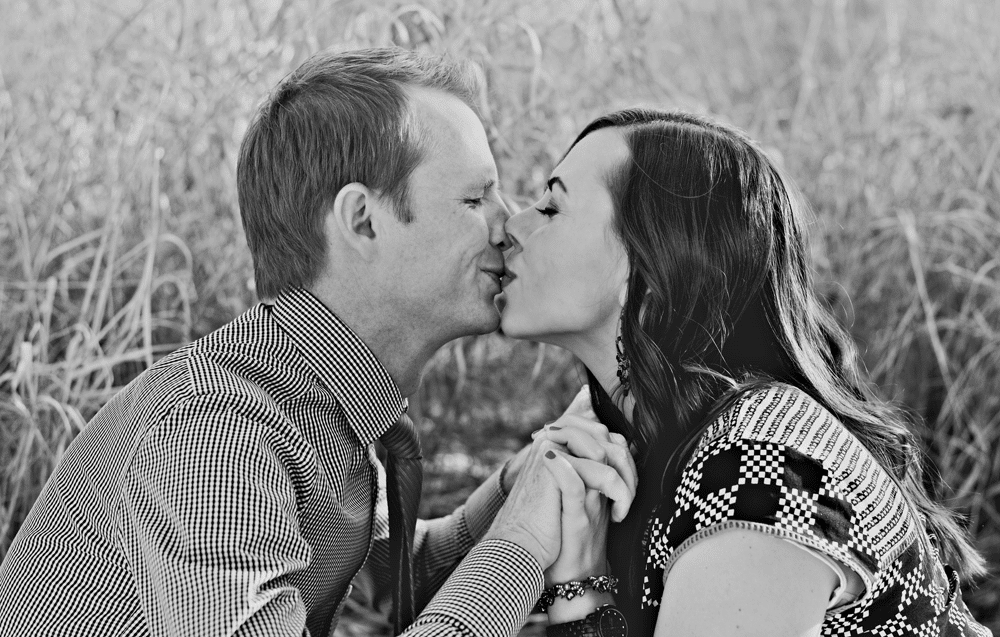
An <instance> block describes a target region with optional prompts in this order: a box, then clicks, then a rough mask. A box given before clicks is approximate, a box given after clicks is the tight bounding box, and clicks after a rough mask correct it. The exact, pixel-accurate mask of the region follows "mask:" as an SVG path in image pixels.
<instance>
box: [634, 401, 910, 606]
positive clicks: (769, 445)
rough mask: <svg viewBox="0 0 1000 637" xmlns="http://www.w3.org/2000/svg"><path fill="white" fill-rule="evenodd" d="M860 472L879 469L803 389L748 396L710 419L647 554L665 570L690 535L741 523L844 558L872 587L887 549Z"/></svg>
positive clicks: (695, 537)
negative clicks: (713, 422) (881, 543)
mask: <svg viewBox="0 0 1000 637" xmlns="http://www.w3.org/2000/svg"><path fill="white" fill-rule="evenodd" d="M866 473H868V474H878V475H883V473H884V472H881V471H880V470H879V469H878V468H877V466H876V465H875V464H874V461H873V460H872V459H871V458H870V456H869V455H868V454H867V452H866V451H865V450H864V449H863V448H862V447H861V445H860V443H859V442H858V441H857V440H856V439H854V438H853V436H851V435H850V434H848V433H847V431H846V430H845V429H844V428H843V426H842V425H840V424H839V423H838V422H836V421H835V420H834V419H833V418H832V417H831V416H830V415H829V414H828V413H827V412H825V410H822V409H821V408H820V407H819V406H818V405H816V404H815V403H813V402H812V401H811V399H809V398H808V397H805V396H804V395H801V394H791V392H788V391H780V390H772V391H769V392H767V393H763V394H762V395H760V396H755V397H752V398H751V399H748V400H746V401H744V402H743V403H741V404H740V405H738V406H737V407H736V408H734V409H733V410H732V411H731V412H730V413H729V414H728V415H727V416H724V417H723V418H722V422H721V424H718V423H717V424H716V425H715V427H714V430H713V429H712V428H710V430H709V433H708V434H706V437H705V439H703V441H702V444H700V445H699V447H698V449H697V451H696V452H695V454H694V455H693V457H692V458H691V460H690V461H689V462H688V464H687V467H686V468H685V470H684V472H683V473H682V475H681V481H680V485H679V487H678V488H677V490H676V492H675V493H674V501H673V503H672V506H671V507H670V508H669V510H670V511H671V513H670V516H669V519H668V520H665V521H661V520H654V523H653V529H652V534H651V538H652V541H651V543H650V547H649V550H650V557H651V563H652V564H654V565H655V566H656V567H659V568H660V569H662V572H663V578H664V579H665V578H666V577H667V576H668V574H669V571H670V568H671V566H672V565H673V564H674V563H675V562H676V560H677V558H678V557H680V556H681V555H682V554H683V553H684V552H685V551H687V550H688V549H690V548H691V547H692V546H694V544H696V543H697V542H699V541H701V540H703V539H705V538H707V537H710V536H711V535H713V534H715V533H717V532H719V531H721V530H724V529H731V528H742V529H748V530H755V531H760V532H762V533H767V534H770V535H774V536H777V537H781V538H785V539H788V540H791V541H792V542H794V543H796V544H798V545H800V546H802V547H804V548H807V549H809V550H811V551H814V552H815V554H817V555H821V556H825V557H826V558H828V559H829V560H832V561H834V562H835V563H838V564H842V565H844V566H846V567H847V568H848V569H849V570H850V571H852V572H853V573H856V574H857V575H859V576H860V577H861V579H862V580H863V582H864V585H865V588H867V589H871V588H872V587H873V586H874V585H875V582H876V579H877V577H878V573H879V570H880V568H881V565H882V564H883V563H884V562H885V558H884V555H883V552H884V551H882V550H881V549H880V547H879V546H878V545H877V541H876V540H874V539H873V538H877V537H878V535H877V533H878V529H877V528H874V527H873V526H872V524H871V520H870V518H872V516H869V515H866V513H867V511H866V509H861V510H860V511H859V509H858V505H859V504H861V503H863V502H865V500H864V498H866V497H867V499H868V501H872V500H874V498H872V497H871V494H870V491H871V489H870V488H869V487H870V485H871V484H875V483H874V482H873V481H872V480H871V479H868V478H864V479H859V478H858V476H864V475H865V474H866ZM852 476H853V477H852ZM866 494H867V495H866ZM868 508H872V507H871V505H870V504H869V505H868ZM897 508H898V507H897ZM889 517H890V516H887V518H886V519H888V518H889ZM897 518H899V515H895V516H892V519H897ZM886 529H888V530H891V529H889V527H888V526H887V527H886Z"/></svg>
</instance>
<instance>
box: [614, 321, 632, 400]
mask: <svg viewBox="0 0 1000 637" xmlns="http://www.w3.org/2000/svg"><path fill="white" fill-rule="evenodd" d="M624 321H625V309H624V308H622V316H621V319H620V321H619V325H621V324H622V323H623V322H624ZM619 329H620V328H619ZM615 350H616V354H615V360H617V361H618V380H619V382H621V385H622V392H623V393H624V395H625V396H628V393H629V390H631V389H632V383H631V378H630V377H629V368H630V367H631V363H630V362H629V360H628V355H627V354H625V343H624V342H623V341H622V335H621V334H619V335H618V336H617V337H616V338H615Z"/></svg>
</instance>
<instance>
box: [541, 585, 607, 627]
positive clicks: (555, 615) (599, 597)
mask: <svg viewBox="0 0 1000 637" xmlns="http://www.w3.org/2000/svg"><path fill="white" fill-rule="evenodd" d="M614 603H615V598H614V596H613V595H612V594H611V593H599V592H597V591H594V590H589V589H588V590H587V591H585V592H584V594H583V595H578V596H577V597H574V598H573V599H564V598H562V597H559V598H556V600H555V601H554V602H552V605H551V606H549V609H548V611H547V612H548V615H549V623H550V624H563V623H566V622H572V621H577V620H580V619H585V618H586V617H587V616H588V615H590V614H591V613H593V612H594V611H595V610H597V609H598V608H600V607H601V606H606V605H607V604H614Z"/></svg>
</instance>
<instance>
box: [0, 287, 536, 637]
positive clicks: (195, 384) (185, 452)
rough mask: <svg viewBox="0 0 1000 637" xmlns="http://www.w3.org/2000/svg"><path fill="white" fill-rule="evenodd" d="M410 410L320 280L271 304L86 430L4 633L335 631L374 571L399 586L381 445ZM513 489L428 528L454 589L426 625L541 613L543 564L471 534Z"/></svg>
mask: <svg viewBox="0 0 1000 637" xmlns="http://www.w3.org/2000/svg"><path fill="white" fill-rule="evenodd" d="M404 407H405V401H404V400H403V398H402V397H401V396H400V394H399V391H398V389H397V388H396V386H395V384H394V383H393V381H392V379H391V377H390V376H389V374H388V372H387V371H386V370H385V368H384V367H383V366H382V365H381V363H379V361H378V360H377V359H376V358H375V356H374V354H373V353H372V352H371V351H370V350H369V349H368V347H367V346H366V345H365V344H364V343H363V342H362V341H361V340H360V339H359V338H358V337H357V336H356V335H355V334H354V333H353V332H352V331H351V330H350V329H349V328H348V327H347V326H346V325H344V324H343V323H341V322H340V321H339V319H337V317H336V316H335V315H334V314H333V313H332V312H330V311H329V310H328V309H327V308H326V307H325V306H324V305H323V304H322V303H320V302H319V301H318V300H317V299H315V298H314V297H313V296H312V295H311V294H309V293H308V292H306V291H305V290H292V291H290V292H288V293H286V294H283V295H282V296H280V297H279V298H278V299H277V300H276V301H275V303H274V305H273V306H271V305H264V304H261V305H257V306H256V307H254V308H252V309H251V310H249V311H248V312H247V313H245V314H244V315H243V316H241V317H239V318H237V319H236V320H234V321H233V322H231V323H230V324H228V325H226V326H224V327H223V328H221V329H220V330H218V331H216V332H214V333H213V334H210V335H208V336H206V337H205V338H202V339H200V340H198V341H196V342H194V343H192V344H190V345H188V346H185V347H184V348H181V349H180V350H178V351H176V352H174V353H173V354H171V355H169V356H167V357H165V358H164V359H163V360H161V361H159V362H158V363H157V364H155V365H153V366H152V367H151V368H150V369H148V370H147V371H146V372H144V373H143V374H141V375H140V376H139V377H138V378H136V379H135V380H134V381H133V382H132V383H130V384H129V385H128V386H127V387H126V388H125V389H123V390H122V391H121V392H119V393H118V394H117V395H116V396H115V397H114V398H113V399H112V400H111V401H110V402H109V403H108V404H107V405H106V406H105V407H104V408H103V409H102V410H101V411H100V412H99V413H98V414H97V415H96V416H95V417H94V419H93V420H92V421H91V422H90V423H89V424H88V425H87V427H86V428H85V429H84V430H83V431H82V432H81V433H80V434H79V435H78V436H77V437H76V439H75V440H74V441H73V443H72V444H71V445H70V446H69V448H68V449H67V451H66V453H65V455H64V456H63V458H62V460H61V461H60V462H59V465H58V466H57V467H56V469H55V471H54V472H53V474H52V476H51V477H50V478H49V480H48V482H47V483H46V485H45V487H44V489H43V491H42V493H41V495H40V496H39V497H38V500H37V501H36V502H35V505H34V506H33V507H32V510H31V512H30V513H29V515H28V516H27V518H26V519H25V521H24V523H23V525H22V526H21V528H20V530H19V531H18V534H17V536H16V537H15V538H14V542H13V544H12V545H11V547H10V550H9V552H8V553H7V556H6V558H5V559H4V561H3V564H2V565H0V634H2V635H40V636H49V635H109V636H110V635H129V636H137V637H138V636H143V637H145V636H152V635H168V634H169V635H180V634H183V635H269V636H273V635H299V636H301V635H303V634H306V635H309V634H311V635H328V634H332V632H333V628H334V627H335V626H336V623H337V618H338V616H339V613H340V610H341V606H342V604H343V601H344V599H345V598H346V597H347V595H348V593H349V592H350V588H351V587H350V582H351V580H352V579H353V578H354V577H355V575H356V574H357V573H358V572H359V570H360V569H361V568H362V566H363V565H365V566H366V567H367V571H368V573H369V574H370V575H371V576H372V579H373V580H374V583H375V587H376V591H375V594H376V597H378V598H380V599H387V598H389V597H390V590H391V589H390V585H389V584H390V583H389V582H388V581H387V576H388V573H389V568H388V541H387V540H388V538H387V536H388V514H387V513H388V512H387V507H386V503H385V493H384V490H383V489H384V480H385V478H384V472H383V470H382V467H381V464H380V463H379V462H378V459H377V456H376V455H375V448H374V446H373V443H374V442H375V440H377V439H378V437H379V436H380V435H381V434H382V433H384V432H385V431H386V430H387V429H388V428H389V427H390V426H391V425H392V423H394V422H395V421H396V419H397V418H398V417H399V416H400V414H401V413H402V411H403V409H404ZM502 502H503V493H502V491H501V490H500V488H499V483H498V481H497V477H496V475H494V476H493V477H492V478H491V479H490V480H488V481H487V483H486V484H484V485H483V486H482V487H481V488H480V489H479V490H477V491H476V492H475V493H474V494H473V495H472V496H470V498H469V501H468V502H467V503H466V505H465V506H463V507H461V508H459V509H458V510H457V511H456V512H455V513H454V514H452V515H451V516H448V517H446V518H441V519H438V520H432V521H420V522H418V525H417V530H416V539H415V543H414V553H415V556H414V557H415V559H414V572H415V575H416V580H417V582H416V584H417V592H418V604H420V605H423V604H426V603H427V601H428V600H429V599H430V597H431V596H432V595H434V593H435V591H438V589H439V588H440V591H439V592H438V594H437V597H436V598H435V599H434V600H433V601H431V603H430V604H429V605H428V606H427V608H426V609H425V610H424V612H423V614H422V615H421V616H420V617H418V619H417V620H416V621H415V622H414V624H413V626H411V628H410V630H409V631H407V634H408V635H412V636H417V635H420V636H430V635H449V636H458V635H462V636H466V635H497V636H498V637H499V636H506V635H510V634H512V633H514V632H515V631H516V629H517V628H518V627H519V626H520V625H521V624H522V623H523V621H524V618H525V617H526V616H527V614H528V612H529V611H530V609H531V607H532V605H533V604H534V602H535V600H536V599H538V595H539V593H540V592H541V588H542V573H541V569H540V568H539V566H538V564H537V562H536V561H535V560H534V558H532V557H531V555H530V554H528V553H527V552H526V551H525V550H524V549H522V548H521V547H519V546H516V545H514V544H511V543H508V542H502V541H497V540H492V541H488V542H483V543H480V544H479V545H478V546H476V547H475V548H474V549H473V548H472V547H473V545H474V544H475V542H476V540H478V539H479V538H480V537H482V535H483V534H484V533H485V531H486V530H487V528H488V527H489V525H490V523H491V522H492V519H493V516H494V515H495V514H496V511H497V510H498V509H499V507H500V506H501V505H502ZM470 549H471V551H470ZM467 553H468V555H467V556H466V554H467ZM463 557H464V561H463ZM460 562H461V564H460ZM456 566H457V569H456ZM453 571H454V574H453V575H452V577H451V579H449V580H448V582H447V583H445V584H444V585H443V586H442V582H444V580H445V579H446V578H448V576H449V574H452V572H453ZM501 582H502V584H503V586H499V585H498V584H499V583H501Z"/></svg>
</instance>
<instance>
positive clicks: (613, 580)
mask: <svg viewBox="0 0 1000 637" xmlns="http://www.w3.org/2000/svg"><path fill="white" fill-rule="evenodd" d="M588 588H592V589H594V590H595V591H597V592H598V593H611V594H612V595H614V594H616V593H618V578H617V577H615V576H614V575H594V576H591V577H588V578H587V579H585V580H582V581H574V582H563V583H562V584H556V585H554V586H549V587H548V588H546V589H545V590H544V591H542V596H541V598H540V599H539V600H538V608H539V610H541V611H542V612H543V613H544V612H545V611H547V610H548V609H549V606H551V605H552V603H553V602H554V601H556V598H557V597H563V598H566V599H573V598H574V597H579V596H580V595H583V593H584V591H585V590H586V589H588Z"/></svg>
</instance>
